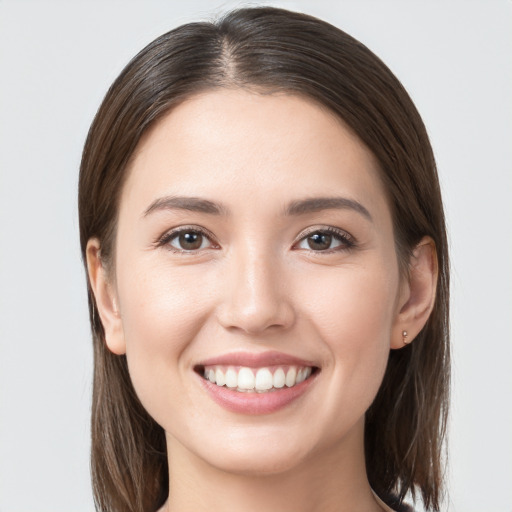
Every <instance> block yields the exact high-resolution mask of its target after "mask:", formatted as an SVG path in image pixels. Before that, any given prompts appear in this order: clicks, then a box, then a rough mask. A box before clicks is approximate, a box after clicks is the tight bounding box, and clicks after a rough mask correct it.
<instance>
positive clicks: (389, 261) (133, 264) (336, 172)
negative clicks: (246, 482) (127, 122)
mask: <svg viewBox="0 0 512 512" xmlns="http://www.w3.org/2000/svg"><path fill="white" fill-rule="evenodd" d="M128 172H129V174H128V178H127V181H126V183H125V186H124V188H123V191H122V195H121V202H120V210H119V224H118V232H117V240H116V258H115V278H114V279H112V283H113V284H112V297H113V300H114V301H115V302H116V311H118V313H116V315H117V317H118V323H119V328H118V329H117V330H116V331H115V332H113V334H111V335H107V343H108V345H109V347H110V348H111V350H113V351H114V352H116V353H124V352H126V355H127V360H128V366H129V370H130V375H131V378H132V380H133V384H134V387H135V390H136V392H137V394H138V396H139V398H140V400H141V402H142V404H143V405H144V407H145V408H146V409H147V411H148V412H149V414H150V415H151V416H152V417H153V418H154V419H155V420H156V421H157V422H158V423H159V424H160V425H161V426H162V427H163V428H164V429H165V431H166V436H167V440H168V447H169V450H170V453H171V454H172V453H173V450H174V451H175V452H176V453H180V454H186V455H184V456H192V457H198V458H199V459H201V460H202V461H205V462H207V463H208V464H210V465H212V466H214V467H217V468H222V469H224V470H228V471H239V472H247V473H271V472H278V471H286V470H289V469H291V468H293V467H295V466H297V465H298V464H301V463H303V462H304V461H308V460H309V461H312V460H315V458H316V459H318V458H321V457H324V456H325V455H326V454H328V453H341V452H343V451H347V450H354V449H356V445H357V447H358V448H357V449H359V448H361V447H362V432H363V423H364V414H365V411H366V410H367V408H368V407H369V406H370V404H371V402H372V400H373V398H374V397H375V395H376V393H377V391H378V388H379V385H380V383H381V380H382V377H383V374H384V370H385V367H386V363H387V358H388V354H389V349H390V343H391V338H392V332H394V331H393V330H394V329H395V330H396V328H397V326H396V325H397V322H398V320H397V317H398V312H399V310H400V307H401V302H402V299H401V291H400V290H401V287H400V279H399V273H398V262H397V256H396V253H395V246H394V239H393V226H392V220H391V214H390V210H389V207H388V204H387V201H386V197H385V192H384V189H383V186H382V184H381V182H380V180H379V175H378V169H377V163H376V162H375V160H374V158H373V156H372V154H371V153H370V152H369V151H368V150H367V149H366V148H365V146H364V145H363V144H362V143H361V142H360V141H359V140H358V139H357V137H355V136H354V135H353V134H352V133H351V132H350V131H349V130H348V129H347V128H346V127H345V126H344V125H343V124H342V123H341V122H340V121H339V120H337V119H336V118H335V117H334V116H333V115H331V114H330V113H328V112H327V111H326V110H325V109H322V108H321V107H319V106H317V105H316V104H314V103H313V102H311V101H309V100H305V99H303V98H300V97H297V96H291V95H282V94H281V95H257V94H253V93H249V92H245V91H240V90H216V91H211V92H208V93H205V94H202V95H198V96H194V97H192V98H191V99H189V100H188V101H186V102H184V103H182V104H181V105H179V106H178V107H176V108H175V109H174V110H173V111H172V112H170V113H169V114H168V115H167V116H166V117H165V118H163V119H162V120H161V121H160V122H159V123H158V124H157V125H156V126H155V127H154V128H153V129H152V130H151V131H150V133H148V135H147V136H146V137H145V139H144V140H143V141H142V142H141V143H140V145H139V147H138V148H137V151H136V154H135V156H134V159H133V160H132V163H131V165H130V168H129V171H128ZM107 331H108V330H107ZM107 334H108V333H107Z"/></svg>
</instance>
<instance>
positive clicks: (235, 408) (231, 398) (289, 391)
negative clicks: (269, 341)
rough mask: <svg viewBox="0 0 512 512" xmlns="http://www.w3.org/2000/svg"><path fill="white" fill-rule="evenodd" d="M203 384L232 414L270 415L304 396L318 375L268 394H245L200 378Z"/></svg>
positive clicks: (216, 400)
mask: <svg viewBox="0 0 512 512" xmlns="http://www.w3.org/2000/svg"><path fill="white" fill-rule="evenodd" d="M199 379H201V383H202V385H203V386H204V388H205V389H206V391H207V392H208V393H209V394H210V396H211V397H212V398H213V400H214V401H215V402H217V403H218V404H219V405H220V406H222V407H224V409H227V410H228V411H231V412H237V413H240V414H270V413H273V412H277V411H279V410H281V409H284V408H285V407H286V406H288V405H289V404H291V403H292V402H294V401H295V400H297V399H298V398H299V397H301V396H302V395H304V393H306V391H307V390H308V389H309V388H310V387H311V385H312V384H313V382H314V381H315V380H316V373H315V374H313V375H312V376H311V377H309V378H308V379H306V380H305V381H303V382H301V383H300V384H296V385H295V386H292V387H291V388H286V387H285V388H281V389H278V390H276V391H269V392H266V393H256V392H253V393H250V392H249V393H244V392H241V391H236V390H234V389H230V388H227V387H225V386H217V385H216V384H212V383H211V382H210V381H209V380H206V379H204V378H203V377H201V376H199Z"/></svg>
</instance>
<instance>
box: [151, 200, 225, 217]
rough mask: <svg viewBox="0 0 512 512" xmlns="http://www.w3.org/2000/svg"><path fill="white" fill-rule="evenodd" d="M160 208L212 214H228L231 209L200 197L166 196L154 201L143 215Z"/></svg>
mask: <svg viewBox="0 0 512 512" xmlns="http://www.w3.org/2000/svg"><path fill="white" fill-rule="evenodd" d="M159 210H187V211H192V212H200V213H208V214H211V215H228V214H229V210H228V208H226V207H225V206H224V205H222V204H219V203H214V202H213V201H209V200H208V199H201V198H199V197H183V196H166V197H161V198H159V199H156V200H155V201H153V202H152V203H151V204H150V205H149V206H148V207H147V208H146V210H145V211H144V214H143V216H144V217H147V216H148V215H149V214H150V213H152V212H155V211H159Z"/></svg>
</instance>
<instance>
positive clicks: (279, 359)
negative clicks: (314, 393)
mask: <svg viewBox="0 0 512 512" xmlns="http://www.w3.org/2000/svg"><path fill="white" fill-rule="evenodd" d="M213 365H225V366H246V367H249V368H261V367H264V366H277V365H286V366H292V365H293V366H311V367H313V366H316V365H315V364H314V363H313V362H311V361H307V360H305V359H301V358H299V357H295V356H291V355H289V354H283V353H282V352H276V351H267V352H260V353H252V352H232V353H229V354H223V355H220V356H216V357H212V358H210V359H206V360H204V361H201V362H200V363H198V365H197V366H213Z"/></svg>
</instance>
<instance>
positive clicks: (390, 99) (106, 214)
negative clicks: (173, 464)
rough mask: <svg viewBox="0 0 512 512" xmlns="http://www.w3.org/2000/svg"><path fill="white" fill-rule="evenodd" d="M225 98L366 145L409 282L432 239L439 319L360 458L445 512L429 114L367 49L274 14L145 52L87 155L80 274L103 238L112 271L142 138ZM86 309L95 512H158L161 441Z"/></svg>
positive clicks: (387, 396)
mask: <svg viewBox="0 0 512 512" xmlns="http://www.w3.org/2000/svg"><path fill="white" fill-rule="evenodd" d="M219 87H230V88H245V89H251V90H253V91H255V92H264V93H272V92H287V93H291V94H298V95H303V96H306V97H309V98H312V99H314V100H316V102H318V103H319V104H321V105H323V106H324V107H327V108H328V109H329V110H330V111H332V112H334V113H335V114H336V115H337V116H339V118H341V119H342V120H343V121H344V123H345V124H346V125H348V126H349V127H350V128H351V129H352V130H353V131H354V132H355V133H356V134H357V135H358V136H359V138H360V139H361V140H362V141H363V142H364V143H365V144H366V145H367V146H368V148H369V149H370V150H371V151H372V152H373V154H374V155H375V157H376V158H377V160H378V162H379V164H380V171H381V177H382V180H383V182H384V184H385V188H386V190H387V194H388V199H389V203H390V205H391V210H392V217H393V223H394V232H395V240H396V249H397V254H398V256H399V261H400V262H401V270H402V273H403V275H406V272H407V268H406V263H405V262H407V261H408V260H409V256H410V254H411V250H412V248H414V246H415V245H416V244H417V243H418V242H419V241H420V239H421V238H422V237H423V236H425V235H428V236H430V237H432V239H433V240H434V242H435V245H436V249H437V258H438V265H439V281H438V286H437V292H436V293H437V296H436V301H435V306H434V310H433V312H432V314H431V316H430V319H429V320H428V322H427V324H426V325H425V327H424V328H423V330H422V331H421V333H420V334H419V336H418V337H417V339H415V341H414V343H412V344H410V345H408V346H406V347H405V348H403V349H401V350H392V351H391V352H390V355H389V362H388V366H387V370H386V373H385V376H384V380H383V382H382V386H381V388H380V390H379V392H378V394H377V397H376V398H375V401H374V402H373V404H372V406H371V407H370V409H369V410H368V411H367V414H366V426H365V453H366V465H367V473H368V478H369V481H370V484H371V486H372V487H373V489H374V490H375V491H376V492H377V493H378V494H379V495H380V496H381V497H382V498H383V499H384V500H386V501H387V502H388V503H389V504H390V505H392V506H395V507H396V506H399V505H400V503H401V502H402V500H403V499H404V497H405V496H406V494H407V493H408V492H410V493H412V495H413V497H414V496H415V493H417V492H418V491H419V493H420V494H421V496H422V499H423V502H424V504H425V506H426V508H427V509H428V510H438V509H439V506H440V501H441V497H442V481H443V469H442V467H443V466H442V462H441V459H442V456H443V447H444V442H443V440H444V434H445V429H446V417H447V405H448V393H449V345H448V342H449V326H448V292H449V273H448V254H447V241H446V231H445V223H444V214H443V206H442V201H441V194H440V190H439V183H438V177H437V172H436V166H435V161H434V157H433V154H432V149H431V146H430V143H429V140H428V136H427V133H426V130H425V127H424V125H423V122H422V120H421V118H420V115H419V114H418V112H417V110H416V108H415V107H414V105H413V103H412V101H411V99H410V98H409V96H408V94H407V93H406V91H405V90H404V88H403V87H402V85H401V84H400V82H399V81H398V80H397V78H396V77H395V76H394V75H393V74H392V73H391V71H390V70H389V69H388V68H387V67H386V66H385V65H384V64H383V63H382V61H381V60H380V59H379V58H378V57H376V56H375V55H374V54H373V53H372V52H371V51H370V50H368V49H367V48H366V47H365V46H364V45H363V44H361V43H360V42H358V41H357V40H355V39H354V38H352V37H351V36H349V35H348V34H346V33H344V32H342V31H341V30H339V29H337V28H336V27H334V26H332V25H330V24H328V23H326V22H324V21H321V20H318V19H316V18H313V17H311V16H307V15H304V14H299V13H295V12H290V11H287V10H283V9H277V8H271V7H258V8H245V9H239V10H235V11H232V12H230V13H228V14H227V15H225V16H224V17H223V18H221V19H220V20H218V21H216V22H204V23H190V24H186V25H183V26H181V27H179V28H177V29H175V30H172V31H170V32H168V33H167V34H164V35H163V36H161V37H159V38H158V39H156V40H155V41H153V42H152V43H150V44H149V45H148V46H147V47H146V48H144V49H143V50H142V51H141V52H140V53H139V54H138V55H137V56H136V57H134V59H133V60H132V61H131V62H130V63H129V64H128V65H127V66H126V68H125V69H124V70H123V71H122V73H121V75H120V76H119V77H118V78H117V80H116V81H115V82H114V84H113V85H112V86H111V88H110V89H109V91H108V93H107V95H106V97H105V99H104V100H103V103H102V105H101V107H100V109H99V110H98V113H97V114H96V117H95V119H94V122H93V124H92V126H91V128H90V131H89V134H88V137H87V141H86V143H85V147H84V151H83V157H82V163H81V168H80V181H79V201H78V202H79V217H80V241H81V247H82V254H83V258H84V262H85V258H86V257H85V250H86V245H87V242H88V240H89V239H90V238H92V237H96V238H98V239H99V240H100V243H101V255H102V258H103V262H104V264H105V265H109V266H110V268H112V267H111V265H112V262H113V257H112V256H113V251H114V247H115V233H116V222H117V214H118V203H119V197H120V192H121V189H122V186H123V181H124V179H125V175H126V173H125V170H126V167H127V163H128V161H129V159H130V157H131V156H132V155H133V152H134V150H135V148H136V146H137V144H138V142H139V140H140V138H141V136H142V135H143V134H144V133H145V132H146V130H147V129H148V128H149V127H150V126H151V125H152V124H153V123H155V121H156V120H158V119H159V118H161V117H162V116H163V115H164V114H165V113H167V112H168V111H169V110H170V109H171V108H172V107H173V106H175V105H177V104H178V103H179V102H181V101H183V100H184V99H185V98H188V97H190V96H192V95H194V94H196V93H198V92H200V91H204V90H208V89H213V88H219ZM89 310H90V321H91V326H92V333H93V343H94V389H93V406H92V457H91V460H92V477H93V487H94V495H95V501H96V506H97V509H98V510H101V511H105V512H106V511H109V512H113V511H115V512H154V511H155V510H157V509H158V508H159V507H160V506H161V505H162V504H163V502H164V501H165V499H166V496H167V494H168V491H169V489H168V485H169V484H168V474H167V471H168V470H167V454H166V447H165V437H164V432H163V429H162V428H161V427H160V426H159V425H157V424H156V423H155V421H154V420H153V419H152V418H151V417H150V416H149V415H148V413H147V412H146V411H145V410H144V408H143V407H142V405H141V404H140V402H139V400H138V398H137V396H136V394H135V391H134V389H133V387H132V384H131V381H130V376H129V373H128V369H127V364H126V358H125V356H118V355H114V354H112V353H111V352H110V351H109V350H108V349H107V347H106V344H105V339H104V331H103V327H102V325H101V322H100V320H99V316H98V312H97V308H96V303H95V300H94V296H93V294H92V292H91V288H90V286H89ZM392 495H394V496H395V498H396V501H395V502H393V501H392V500H393V498H391V496H392Z"/></svg>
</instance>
